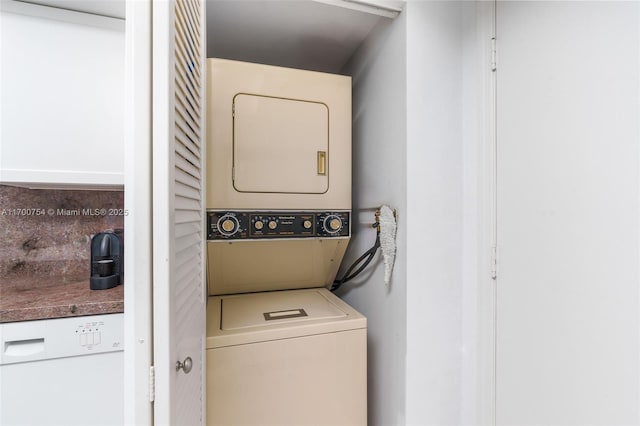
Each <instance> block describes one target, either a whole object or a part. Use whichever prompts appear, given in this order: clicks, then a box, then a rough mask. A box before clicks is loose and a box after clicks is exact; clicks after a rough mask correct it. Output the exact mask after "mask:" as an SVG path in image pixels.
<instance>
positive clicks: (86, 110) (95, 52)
mask: <svg viewBox="0 0 640 426" xmlns="http://www.w3.org/2000/svg"><path fill="white" fill-rule="evenodd" d="M0 19H1V25H0V31H1V36H0V40H1V41H0V54H1V57H0V77H1V78H0V97H1V99H0V102H1V103H0V128H1V133H0V183H11V184H22V185H25V186H35V187H37V186H45V187H75V186H83V185H92V186H98V187H120V186H122V185H123V183H124V181H123V163H124V143H123V141H124V47H125V45H124V20H121V19H116V18H109V17H104V16H97V15H91V14H86V13H81V12H73V11H67V10H62V9H56V8H51V7H45V6H39V5H33V4H24V3H19V2H3V4H2V11H1V15H0Z"/></svg>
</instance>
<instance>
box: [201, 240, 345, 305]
mask: <svg viewBox="0 0 640 426" xmlns="http://www.w3.org/2000/svg"><path fill="white" fill-rule="evenodd" d="M348 243H349V238H310V239H282V240H269V241H254V240H253V241H224V240H223V241H208V242H207V257H208V265H207V275H208V279H207V282H208V287H209V295H219V294H234V293H247V292H257V291H269V290H283V289H296V288H312V287H326V286H330V285H331V283H332V282H333V280H334V279H335V276H336V274H337V273H338V268H339V266H340V262H341V261H342V257H343V256H344V252H345V250H346V248H347V245H348Z"/></svg>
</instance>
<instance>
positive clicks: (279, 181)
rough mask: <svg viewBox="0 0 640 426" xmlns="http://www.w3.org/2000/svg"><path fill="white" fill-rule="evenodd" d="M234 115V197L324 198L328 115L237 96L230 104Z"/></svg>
mask: <svg viewBox="0 0 640 426" xmlns="http://www.w3.org/2000/svg"><path fill="white" fill-rule="evenodd" d="M233 111H234V117H233V186H234V188H235V190H236V191H239V192H272V193H291V194H305V193H306V194H323V193H325V192H327V190H328V189H329V171H328V167H327V160H328V158H327V153H328V151H329V109H328V108H327V106H326V105H325V104H322V103H317V102H307V101H300V100H295V99H282V98H274V97H269V96H256V95H250V94H242V93H241V94H238V95H236V96H235V98H234V101H233ZM292 177H295V178H292Z"/></svg>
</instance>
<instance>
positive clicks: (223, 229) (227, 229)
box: [218, 214, 240, 237]
mask: <svg viewBox="0 0 640 426" xmlns="http://www.w3.org/2000/svg"><path fill="white" fill-rule="evenodd" d="M239 228H240V224H239V223H238V219H236V217H235V216H231V215H229V214H226V215H224V216H222V217H221V218H220V219H218V231H220V233H221V234H222V235H225V236H227V237H230V236H231V235H233V234H235V233H236V232H237V231H238V229H239Z"/></svg>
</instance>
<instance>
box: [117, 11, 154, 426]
mask: <svg viewBox="0 0 640 426" xmlns="http://www.w3.org/2000/svg"><path fill="white" fill-rule="evenodd" d="M126 14H127V17H128V19H127V21H126V32H125V45H126V47H125V67H126V70H125V98H126V103H125V110H126V118H125V144H124V146H125V161H124V168H125V177H124V180H125V194H124V205H125V208H126V209H127V210H128V211H129V215H128V216H126V217H125V221H124V224H125V225H124V226H125V237H124V238H125V286H124V299H125V312H124V318H125V351H124V356H125V362H124V369H125V371H124V380H125V387H124V394H123V397H124V424H126V425H152V424H153V410H152V409H153V405H152V404H151V403H150V402H149V401H150V400H149V396H150V395H149V393H150V387H149V367H150V365H151V364H152V362H153V358H152V350H153V336H152V316H151V314H152V312H151V308H152V300H151V297H152V269H151V267H152V239H151V3H150V2H146V1H137V0H129V1H127V2H126Z"/></svg>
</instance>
